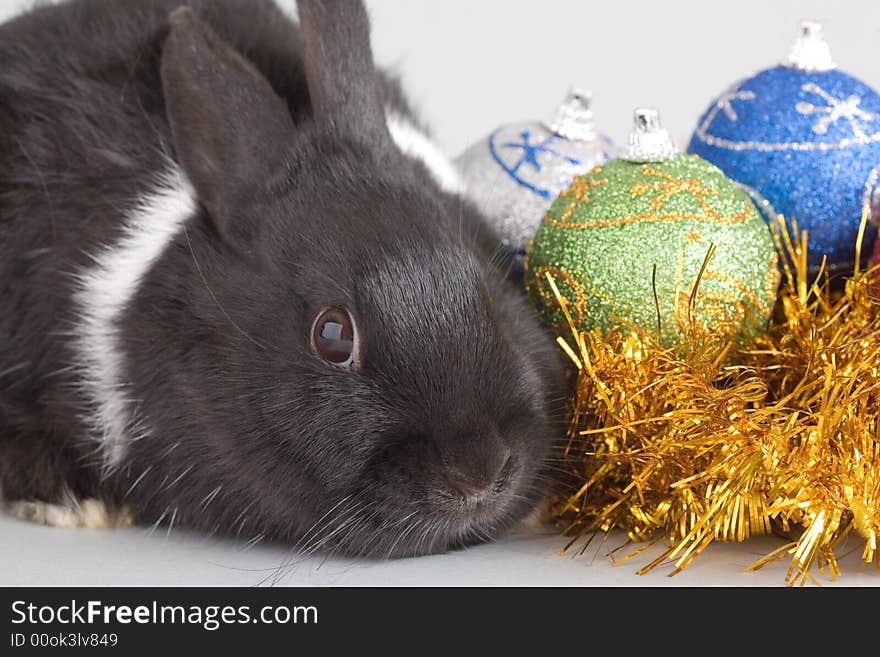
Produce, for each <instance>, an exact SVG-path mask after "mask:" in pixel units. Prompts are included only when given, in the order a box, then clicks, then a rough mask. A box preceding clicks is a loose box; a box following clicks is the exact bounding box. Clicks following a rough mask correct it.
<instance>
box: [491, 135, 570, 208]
mask: <svg viewBox="0 0 880 657" xmlns="http://www.w3.org/2000/svg"><path fill="white" fill-rule="evenodd" d="M503 129H504V128H503V127H501V128H498V129H497V130H495V132H493V133H492V134H491V135H489V152H490V153H491V154H492V158H493V159H494V160H495V162H497V163H498V166H500V167H501V168H502V169H504V171H505V172H506V173H507V175H509V176H510V177H511V178H512V179H513V180H514V181H515V182H516V183H517V184H518V185H521V186H522V187H525V188H526V189H528V190H530V191H532V192H534V193H535V194H537V195H538V196H540V197H541V198H545V199H550V198H551V196H552V192H551V191H550V190H548V189H543V188H541V187H538V186H537V185H535V184H533V183H530V182H528V181H527V180H524V179H523V178H522V176H521V175H520V170H521V169H523V167H526V166H527V167H529V168H531V170H532V172H533V173H540V172H541V162H540V161H539V160H538V156H540V155H542V154H543V153H547V154H548V155H550V157H552V158H556V159H560V160H563V161H565V162H566V163H568V164H570V165H571V166H580V164H581V162H580V160H578V159H577V158H573V157H570V156H568V155H565V154H564V153H560V152H559V151H557V150H556V149H554V148H551V145H552V144H553V143H554V142H555V141H556V140H557V139H559V135H556V134H552V135H550V136H549V137H546V138H544V139H540V140H539V141H537V142H536V143H532V133H531V131H529V130H523V131H522V132H520V134H519V137H520V140H521V141H509V142H505V143H503V144H499V145H498V146H497V149H505V150H507V151H520V154H519V158H518V159H517V160H514V162H513V163H512V165H511V164H507V163H506V162H505V161H504V160H503V159H502V158H501V156H500V154H499V153H498V150H497V149H496V144H495V137H496V136H497V135H498V133H499V132H500V131H501V130H503Z"/></svg>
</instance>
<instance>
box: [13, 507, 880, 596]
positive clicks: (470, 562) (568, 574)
mask: <svg viewBox="0 0 880 657" xmlns="http://www.w3.org/2000/svg"><path fill="white" fill-rule="evenodd" d="M624 541H625V539H624V538H622V537H621V536H620V535H617V534H613V535H612V536H610V537H609V538H608V540H606V541H605V542H603V541H601V540H596V541H594V543H593V544H592V545H591V546H590V548H589V549H588V550H587V552H586V553H585V554H584V555H581V556H570V555H564V556H561V555H560V554H559V549H560V548H561V547H562V546H563V545H564V541H563V540H562V539H560V538H559V537H558V536H555V535H553V534H548V535H538V534H534V533H525V532H520V533H515V534H513V535H511V536H510V537H508V538H506V539H504V540H502V541H499V542H497V543H494V544H490V545H481V546H477V547H474V548H470V549H468V550H465V551H461V552H455V553H450V554H443V555H437V556H431V557H420V558H418V559H400V560H396V561H379V562H364V561H359V562H355V561H350V560H344V559H329V560H325V559H324V558H313V559H310V560H307V561H304V562H295V563H293V564H292V565H290V566H289V567H288V568H285V569H283V570H282V571H280V576H279V577H277V579H276V577H275V576H276V575H277V574H278V573H279V570H278V568H279V566H280V565H281V564H284V563H285V562H287V563H290V555H289V553H288V551H287V550H285V549H284V548H283V547H275V546H271V545H269V546H266V545H256V546H254V547H251V548H250V549H244V546H243V543H237V542H234V541H226V540H215V539H210V538H207V537H205V536H201V535H193V534H189V533H186V532H182V531H176V530H175V531H172V532H171V533H170V534H168V533H166V532H165V531H164V530H157V531H155V532H153V533H149V531H148V530H146V529H142V528H135V529H126V530H111V531H88V530H79V531H77V530H61V529H52V528H48V527H42V526H37V525H31V524H27V523H21V522H17V521H15V520H11V519H8V518H0V564H2V566H0V585H13V586H19V585H30V586H45V585H61V586H76V585H85V586H104V585H135V586H149V585H155V586H167V585H177V586H192V585H209V586H216V585H228V586H257V585H269V584H270V583H275V584H278V585H287V586H290V585H298V586H426V585H428V586H456V585H461V586H513V585H516V586H584V587H590V586H652V587H653V586H783V585H785V581H784V574H785V569H786V568H787V567H788V561H783V562H779V563H777V564H774V565H773V566H769V567H767V568H764V569H762V570H760V571H757V572H750V573H746V572H743V570H744V568H745V567H747V566H748V565H749V564H750V563H752V562H753V561H754V560H755V559H758V558H759V557H761V556H763V555H764V554H766V553H767V552H769V551H770V550H772V549H774V548H776V547H778V546H779V545H781V542H780V541H779V540H778V539H775V538H772V537H761V538H759V539H754V540H752V541H749V542H748V543H744V544H715V545H712V546H710V547H709V548H708V549H707V550H706V551H705V552H704V553H703V554H702V555H701V556H700V557H699V558H698V559H697V560H696V561H695V562H694V563H693V564H692V565H691V566H689V567H688V568H687V569H685V570H684V571H682V572H681V573H679V574H677V575H675V576H674V577H668V576H667V575H668V574H669V572H670V571H671V570H672V568H671V566H669V565H663V566H660V567H658V568H657V569H655V570H654V571H652V572H651V573H649V574H647V575H645V576H639V575H637V574H636V570H638V568H640V567H642V566H644V565H646V564H648V563H650V561H651V560H652V559H653V558H654V557H655V556H656V555H658V554H659V552H660V548H659V546H657V547H653V548H651V549H649V550H647V551H646V552H645V553H643V554H641V555H639V556H638V557H635V558H633V559H631V560H630V561H628V562H626V563H623V564H620V565H617V566H615V565H614V564H613V563H612V560H611V557H610V556H609V552H610V551H611V550H612V549H614V548H616V547H619V546H621V545H623V544H624ZM857 547H859V546H857V544H856V543H855V542H853V543H852V548H850V549H849V552H850V553H849V554H848V556H846V557H845V558H844V559H843V560H842V564H843V569H844V575H843V577H841V578H839V579H838V580H836V582H832V581H831V580H829V579H827V578H821V577H819V578H818V579H819V581H820V582H821V583H822V584H824V585H835V586H880V573H876V572H874V571H873V570H872V569H870V568H865V567H863V566H861V564H860V562H859V559H858V550H857V549H855V548H857ZM633 549H634V546H632V547H630V546H627V547H624V548H622V549H620V550H619V551H618V552H617V558H621V557H622V556H624V555H626V554H629V553H630V552H632V550H633Z"/></svg>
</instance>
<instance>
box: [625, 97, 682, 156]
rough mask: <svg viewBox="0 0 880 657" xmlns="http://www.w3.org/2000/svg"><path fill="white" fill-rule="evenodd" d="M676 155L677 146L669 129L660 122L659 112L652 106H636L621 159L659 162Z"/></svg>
mask: <svg viewBox="0 0 880 657" xmlns="http://www.w3.org/2000/svg"><path fill="white" fill-rule="evenodd" d="M676 155H678V148H676V146H675V142H673V141H672V137H671V136H670V135H669V131H667V130H666V128H664V127H663V126H662V125H661V123H660V112H659V111H657V109H655V108H653V107H638V108H636V110H635V111H634V112H633V129H632V132H631V133H629V141H628V142H627V146H626V152H624V154H623V155H622V156H621V159H624V160H627V161H628V162H660V161H662V160H671V159H672V158H674V157H675V156H676Z"/></svg>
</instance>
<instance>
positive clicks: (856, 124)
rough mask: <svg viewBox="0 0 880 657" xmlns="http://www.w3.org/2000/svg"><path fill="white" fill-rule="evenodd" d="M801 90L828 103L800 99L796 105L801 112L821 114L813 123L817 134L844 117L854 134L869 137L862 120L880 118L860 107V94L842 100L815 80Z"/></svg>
mask: <svg viewBox="0 0 880 657" xmlns="http://www.w3.org/2000/svg"><path fill="white" fill-rule="evenodd" d="M801 90H802V91H806V92H807V93H810V94H815V95H816V96H819V97H820V98H821V99H822V100H824V101H825V103H826V104H825V105H814V104H813V103H807V102H805V101H800V102H799V103H797V104H796V105H795V106H794V108H795V109H796V110H797V111H798V112H800V113H801V114H804V115H810V114H819V115H821V116H820V117H819V120H818V121H816V122H815V123H814V124H813V132H815V133H816V134H817V135H824V134H825V133H827V132H828V128H829V127H831V126H832V125H833V124H835V123H837V122H838V121H840V120H842V119H843V120H846V121H848V122H849V125H850V128H851V129H852V131H853V135H854V136H855V137H856V138H857V139H867V138H868V137H867V135H866V134H865V131H864V130H863V129H862V122H864V121H875V120H876V119H878V118H880V115H877V114H874V113H872V112H866V111H865V110H863V109H862V108H861V107H859V103H861V101H862V99H861V98H859V97H858V96H849V97H847V98H845V99H843V100H841V99H840V98H835V97H834V96H832V95H831V94H829V93H828V92H827V91H825V90H824V89H823V88H822V87H820V86H819V85H818V84H816V83H814V82H808V83H807V84H805V85H803V86H802V87H801Z"/></svg>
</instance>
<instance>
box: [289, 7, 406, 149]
mask: <svg viewBox="0 0 880 657" xmlns="http://www.w3.org/2000/svg"><path fill="white" fill-rule="evenodd" d="M297 6H298V11H299V20H300V25H301V27H302V33H303V39H304V42H305V69H306V79H307V81H308V85H309V97H310V100H311V104H312V111H313V113H314V116H315V120H316V121H318V122H319V123H321V124H323V125H324V126H326V127H327V128H328V129H330V130H331V131H332V132H333V133H335V134H337V135H339V136H344V137H348V138H351V139H354V140H357V141H360V142H366V143H367V145H370V146H374V147H376V146H384V145H387V144H391V143H392V142H391V137H390V135H389V133H388V128H387V126H386V123H385V110H384V108H383V105H382V98H381V93H380V86H379V77H378V73H377V72H376V68H375V65H374V64H373V52H372V49H371V48H370V20H369V17H368V16H367V10H366V8H365V7H364V4H363V2H361V0H299V2H298V3H297Z"/></svg>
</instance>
